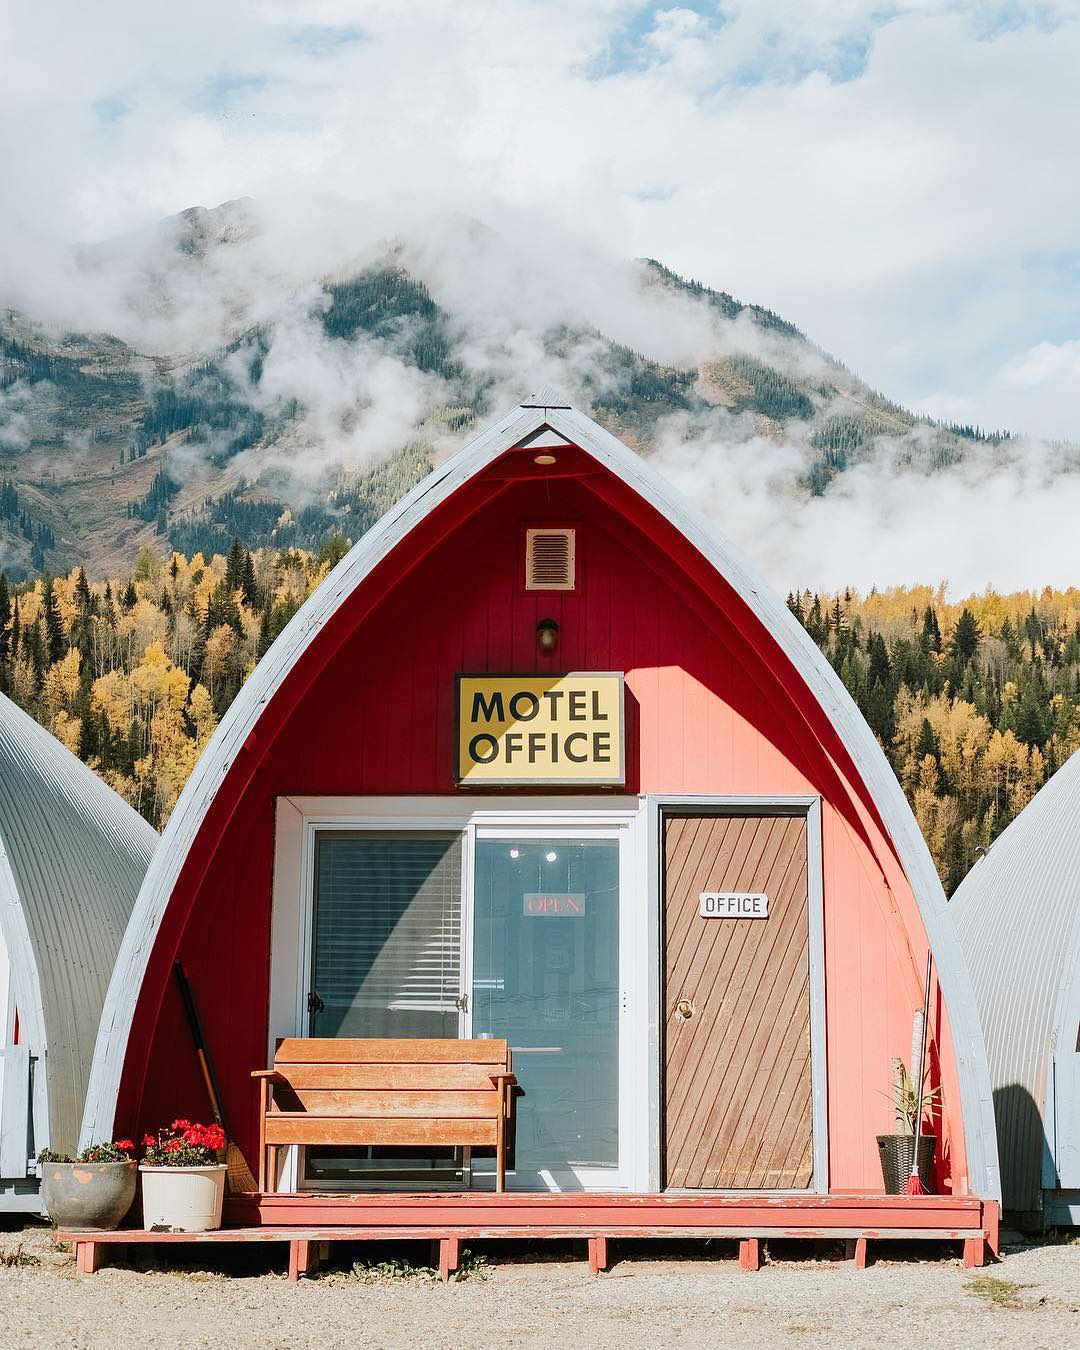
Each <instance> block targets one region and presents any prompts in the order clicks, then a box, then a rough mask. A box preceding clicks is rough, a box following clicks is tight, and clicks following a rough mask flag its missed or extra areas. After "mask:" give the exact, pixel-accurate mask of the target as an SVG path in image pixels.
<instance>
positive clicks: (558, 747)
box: [457, 672, 625, 787]
mask: <svg viewBox="0 0 1080 1350" xmlns="http://www.w3.org/2000/svg"><path fill="white" fill-rule="evenodd" d="M457 706H458V718H457V725H458V746H457V777H458V782H459V783H462V784H465V785H468V786H472V785H473V784H483V785H488V784H493V783H500V784H502V785H503V786H507V787H527V786H532V785H540V784H546V785H548V786H552V787H560V786H561V787H569V786H577V785H580V786H592V787H604V786H612V785H616V784H621V783H622V782H624V781H625V778H624V768H623V677H622V676H621V675H618V674H593V673H591V672H586V673H584V674H576V675H459V676H458V705H457Z"/></svg>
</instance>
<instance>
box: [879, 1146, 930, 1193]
mask: <svg viewBox="0 0 1080 1350" xmlns="http://www.w3.org/2000/svg"><path fill="white" fill-rule="evenodd" d="M877 1146H878V1156H879V1157H880V1158H881V1176H882V1179H883V1181H884V1182H885V1194H886V1195H901V1194H902V1193H903V1190H904V1187H905V1186H906V1185H907V1180H908V1177H909V1176H911V1164H912V1160H913V1159H914V1156H915V1136H914V1135H913V1134H879V1135H878V1137H877ZM936 1147H937V1135H934V1134H923V1135H920V1136H919V1180H920V1181H921V1182H922V1187H923V1190H924V1191H926V1193H927V1194H928V1195H929V1194H931V1193H932V1192H933V1189H934V1149H935V1148H936Z"/></svg>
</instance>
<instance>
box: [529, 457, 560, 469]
mask: <svg viewBox="0 0 1080 1350" xmlns="http://www.w3.org/2000/svg"><path fill="white" fill-rule="evenodd" d="M533 463H534V464H542V465H543V466H544V467H545V468H547V466H548V465H549V464H554V463H555V456H554V455H547V454H545V455H533Z"/></svg>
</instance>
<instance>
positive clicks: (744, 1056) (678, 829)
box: [664, 815, 813, 1190]
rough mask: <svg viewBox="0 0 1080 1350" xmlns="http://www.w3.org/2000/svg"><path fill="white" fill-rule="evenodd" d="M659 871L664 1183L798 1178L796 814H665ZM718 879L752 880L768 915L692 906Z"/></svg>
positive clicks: (801, 848) (800, 1068) (804, 1032)
mask: <svg viewBox="0 0 1080 1350" xmlns="http://www.w3.org/2000/svg"><path fill="white" fill-rule="evenodd" d="M664 877H665V883H664V891H665V899H664V951H665V958H664V966H665V1005H666V1025H665V1075H664V1081H665V1112H664V1114H665V1174H666V1177H665V1179H666V1184H667V1185H668V1186H669V1187H675V1188H678V1187H690V1188H703V1189H710V1190H711V1189H724V1188H732V1189H742V1188H746V1189H755V1190H802V1189H806V1188H808V1187H809V1186H810V1184H811V1182H812V1180H813V1125H812V1093H811V1077H810V987H809V969H810V967H809V916H808V896H807V846H806V820H805V818H804V817H802V816H707V815H695V816H679V815H668V816H666V817H665V821H664ZM717 890H719V891H764V892H765V894H766V895H768V897H769V917H768V918H767V919H715V918H702V917H701V916H700V914H699V896H700V894H701V892H702V891H717ZM683 999H689V1000H690V1002H691V1004H692V1005H693V1011H692V1014H691V1016H689V1017H683V1016H681V1015H680V1013H679V1011H678V1004H679V1002H680V1001H681V1000H683Z"/></svg>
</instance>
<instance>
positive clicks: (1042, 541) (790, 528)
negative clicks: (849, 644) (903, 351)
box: [657, 414, 1080, 596]
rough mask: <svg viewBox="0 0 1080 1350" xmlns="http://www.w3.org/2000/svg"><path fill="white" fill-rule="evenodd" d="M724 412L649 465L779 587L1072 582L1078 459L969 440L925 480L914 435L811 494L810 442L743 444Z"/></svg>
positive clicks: (667, 438)
mask: <svg viewBox="0 0 1080 1350" xmlns="http://www.w3.org/2000/svg"><path fill="white" fill-rule="evenodd" d="M724 417H725V415H724V414H714V415H713V417H712V418H711V419H706V420H704V421H702V420H700V419H692V418H688V417H676V418H672V419H670V420H669V421H668V422H667V423H666V424H665V425H664V426H663V427H662V429H661V436H660V444H659V449H658V454H657V463H658V466H659V467H660V468H661V469H662V470H663V471H664V472H665V473H666V474H667V475H668V476H669V477H670V478H672V479H673V481H674V482H675V483H676V484H677V485H678V486H679V487H680V488H682V490H683V491H685V492H686V493H687V494H688V495H689V496H690V497H691V498H693V499H694V500H695V501H696V502H697V503H698V505H699V506H701V507H702V509H703V510H704V511H705V512H706V514H708V515H709V516H711V517H712V518H713V519H714V520H715V521H716V522H717V524H718V525H719V526H720V527H721V529H722V530H723V531H724V532H725V533H726V534H727V535H728V537H729V538H731V539H732V540H734V542H735V543H736V544H738V545H739V547H740V548H741V549H742V551H743V552H744V553H745V554H746V556H747V557H748V558H749V559H750V560H751V561H752V563H753V565H754V566H755V567H756V568H757V569H758V570H760V571H761V572H762V573H763V574H764V575H765V576H766V577H767V578H768V580H769V581H771V582H772V584H773V585H774V586H776V587H777V588H778V589H780V590H781V591H787V590H792V589H801V588H803V587H809V588H811V589H815V590H818V591H826V592H828V591H837V590H841V589H843V587H845V586H856V587H858V588H860V589H862V590H864V591H865V590H868V589H870V587H872V586H879V587H881V586H890V585H910V584H911V583H912V582H913V581H914V580H915V579H918V581H920V582H924V583H934V584H936V583H938V582H944V583H946V584H947V586H948V588H949V590H950V592H951V593H952V594H953V595H954V596H961V595H969V594H972V593H974V592H979V591H982V590H983V589H984V588H985V587H986V586H988V585H994V586H997V587H998V588H999V589H1004V590H1023V589H1032V590H1039V589H1041V588H1042V587H1043V586H1046V585H1056V586H1061V587H1068V586H1074V585H1075V584H1076V579H1077V572H1076V543H1075V540H1076V521H1077V519H1080V472H1077V470H1078V468H1080V464H1078V452H1077V451H1076V450H1070V449H1067V448H1064V447H1059V446H1053V445H1047V444H1046V443H1044V442H1040V441H1036V440H1032V439H1026V440H1023V441H1021V442H1009V443H1006V444H1004V445H995V444H992V443H985V442H983V443H978V442H977V443H973V444H972V445H971V447H970V449H969V451H968V453H967V455H966V457H965V458H964V459H963V460H962V461H960V462H959V463H957V464H955V465H952V466H951V467H948V468H945V469H935V470H933V471H930V470H929V469H927V468H920V467H918V465H915V466H913V465H912V463H911V462H910V461H911V454H912V449H913V440H914V441H915V442H917V440H918V438H919V437H920V436H925V435H926V434H927V433H926V431H925V430H918V429H917V430H916V433H915V436H914V438H907V439H904V440H891V439H889V438H885V437H882V438H878V441H877V444H876V449H875V454H874V456H873V458H872V459H869V460H867V461H866V462H864V463H862V464H857V465H855V466H854V467H852V468H850V469H848V470H847V471H846V472H845V473H844V474H842V475H841V476H840V477H838V478H837V479H835V480H834V482H833V483H832V484H831V485H830V487H829V489H828V491H827V492H825V493H824V494H823V495H821V496H817V497H813V496H808V495H807V493H806V491H805V489H803V488H802V487H801V486H800V480H801V479H802V477H803V475H804V473H805V470H806V467H807V464H808V457H807V447H806V445H805V444H799V443H798V442H796V441H792V440H784V441H782V442H780V443H776V442H774V441H772V440H770V439H767V438H765V437H761V436H757V437H751V438H749V439H746V440H743V441H741V442H740V441H738V440H737V439H736V438H734V437H733V436H732V435H731V434H730V431H729V430H728V429H727V428H725V426H724ZM1066 470H1070V471H1069V472H1066Z"/></svg>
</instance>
